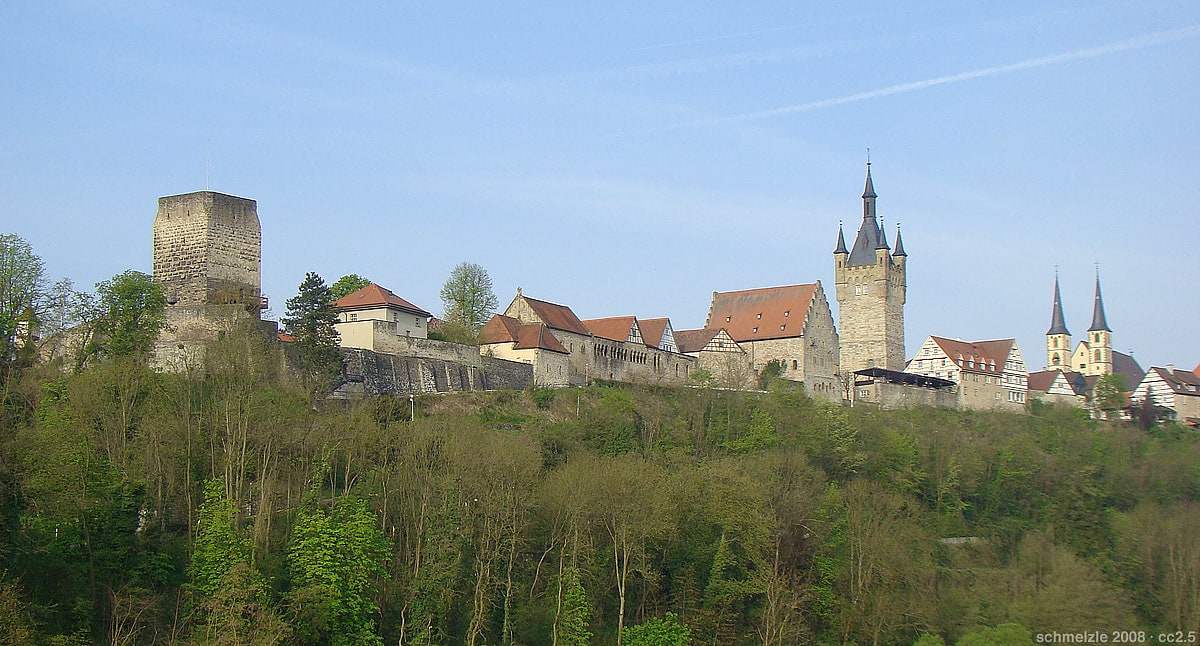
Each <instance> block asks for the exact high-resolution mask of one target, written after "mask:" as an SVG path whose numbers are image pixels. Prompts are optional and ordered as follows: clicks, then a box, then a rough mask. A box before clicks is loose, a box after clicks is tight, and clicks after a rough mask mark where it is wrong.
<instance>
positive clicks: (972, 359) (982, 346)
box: [905, 336, 1029, 411]
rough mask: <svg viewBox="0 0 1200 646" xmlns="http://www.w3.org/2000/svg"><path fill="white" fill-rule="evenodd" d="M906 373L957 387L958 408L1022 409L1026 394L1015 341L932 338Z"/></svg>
mask: <svg viewBox="0 0 1200 646" xmlns="http://www.w3.org/2000/svg"><path fill="white" fill-rule="evenodd" d="M905 372H910V373H913V374H918V375H925V376H929V377H937V378H939V379H948V380H950V381H953V382H954V383H956V384H958V407H959V408H970V409H975V410H1013V411H1017V410H1023V409H1024V407H1025V402H1026V399H1027V397H1028V391H1029V373H1028V371H1027V370H1026V368H1025V359H1024V358H1023V357H1022V356H1021V351H1020V349H1018V348H1017V343H1016V341H1015V340H1014V339H997V340H994V341H958V340H955V339H947V338H945V337H939V336H931V337H929V338H927V339H926V340H925V342H924V343H922V344H921V348H920V349H919V350H917V353H916V355H914V356H913V359H912V361H909V362H908V367H907V368H906V369H905Z"/></svg>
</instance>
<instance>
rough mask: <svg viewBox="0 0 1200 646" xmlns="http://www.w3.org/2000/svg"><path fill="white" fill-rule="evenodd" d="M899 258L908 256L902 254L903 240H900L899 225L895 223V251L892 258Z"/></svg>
mask: <svg viewBox="0 0 1200 646" xmlns="http://www.w3.org/2000/svg"><path fill="white" fill-rule="evenodd" d="M901 256H908V254H906V253H904V240H902V239H901V238H900V223H899V222H897V223H896V250H895V251H893V252H892V257H893V258H898V257H901Z"/></svg>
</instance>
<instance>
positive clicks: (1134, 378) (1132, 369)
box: [1112, 351, 1146, 388]
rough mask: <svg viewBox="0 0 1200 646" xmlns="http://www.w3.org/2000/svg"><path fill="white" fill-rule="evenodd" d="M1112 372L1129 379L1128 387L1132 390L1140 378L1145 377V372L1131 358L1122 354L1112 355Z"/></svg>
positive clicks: (1114, 353) (1139, 381) (1115, 353)
mask: <svg viewBox="0 0 1200 646" xmlns="http://www.w3.org/2000/svg"><path fill="white" fill-rule="evenodd" d="M1112 364H1113V372H1115V373H1117V374H1122V375H1125V377H1126V378H1127V379H1129V387H1130V388H1133V387H1134V386H1136V385H1138V384H1139V383H1141V381H1142V377H1145V376H1146V371H1145V370H1142V367H1141V366H1139V365H1138V362H1137V361H1134V359H1133V357H1131V356H1129V355H1127V354H1125V353H1124V352H1116V351H1114V352H1113V353H1112Z"/></svg>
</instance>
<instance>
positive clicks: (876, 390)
mask: <svg viewBox="0 0 1200 646" xmlns="http://www.w3.org/2000/svg"><path fill="white" fill-rule="evenodd" d="M848 395H849V397H848V399H849V400H850V405H851V406H856V405H859V404H870V405H873V406H878V407H879V408H882V409H885V410H890V409H898V408H914V407H917V406H932V407H935V408H954V407H955V406H957V405H958V395H957V384H955V383H954V382H953V381H950V380H949V379H940V378H938V377H928V376H925V375H918V374H913V373H911V372H899V371H896V370H888V369H886V368H863V369H862V370H856V371H855V372H854V387H853V388H850V389H849V393H848Z"/></svg>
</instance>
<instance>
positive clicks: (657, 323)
mask: <svg viewBox="0 0 1200 646" xmlns="http://www.w3.org/2000/svg"><path fill="white" fill-rule="evenodd" d="M670 322H671V319H669V318H661V319H639V320H638V328H640V329H641V331H642V341H643V342H644V343H645V344H646V345H648V346H650V347H652V348H657V347H659V346H660V345H661V344H662V338H663V333H665V332H666V331H667V325H668V324H670ZM675 343H676V344H678V343H679V341H675Z"/></svg>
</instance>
